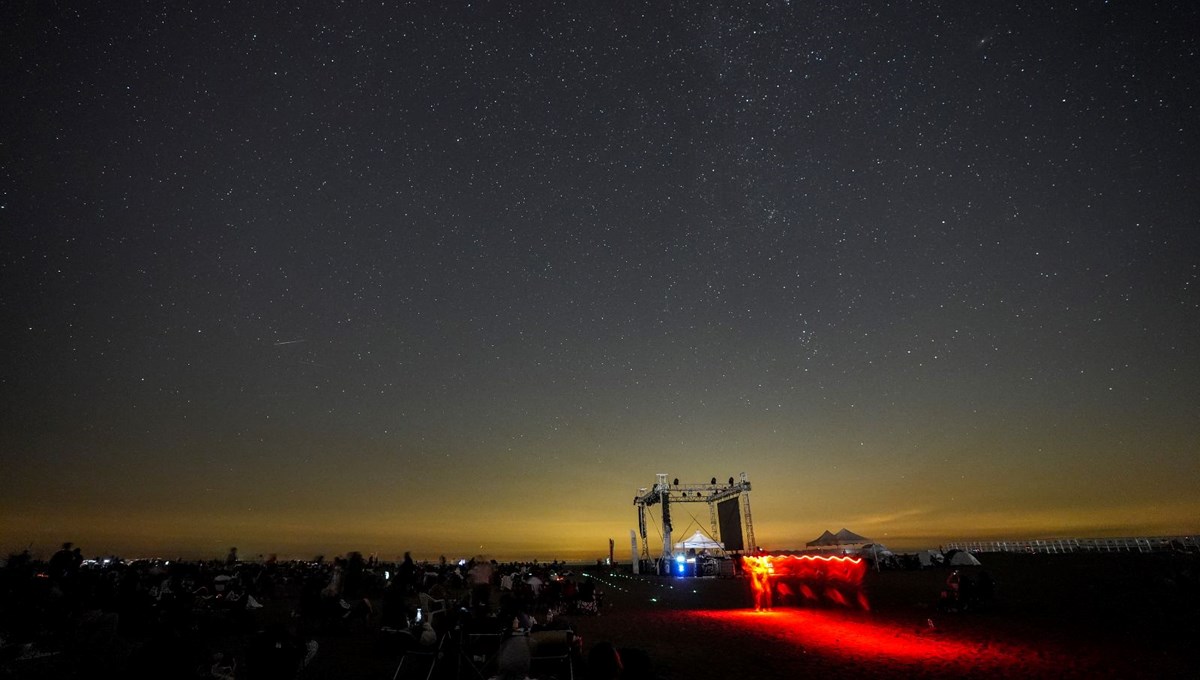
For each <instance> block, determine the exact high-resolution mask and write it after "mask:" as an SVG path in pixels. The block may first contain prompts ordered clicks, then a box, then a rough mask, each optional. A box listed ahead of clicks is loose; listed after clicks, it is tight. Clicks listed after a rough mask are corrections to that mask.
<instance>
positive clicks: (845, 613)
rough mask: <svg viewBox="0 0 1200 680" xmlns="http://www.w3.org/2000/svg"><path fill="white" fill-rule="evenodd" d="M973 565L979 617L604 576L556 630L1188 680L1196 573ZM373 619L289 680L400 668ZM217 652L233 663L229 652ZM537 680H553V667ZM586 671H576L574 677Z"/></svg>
mask: <svg viewBox="0 0 1200 680" xmlns="http://www.w3.org/2000/svg"><path fill="white" fill-rule="evenodd" d="M981 559H982V560H983V561H984V566H983V567H982V568H979V567H976V568H973V569H974V570H975V571H976V572H978V571H979V570H980V569H986V570H987V571H988V572H989V573H990V574H991V575H992V576H993V577H994V579H995V581H996V584H997V598H996V599H997V601H996V604H995V606H994V607H992V608H990V609H989V610H987V611H980V612H967V613H942V612H939V611H938V609H937V607H936V606H935V603H936V600H937V596H938V593H939V592H940V591H941V590H942V589H943V588H944V587H945V586H944V583H945V579H946V576H947V574H948V571H947V570H945V569H933V570H928V571H894V572H887V571H885V572H882V573H874V572H871V573H868V575H867V578H866V583H865V588H866V591H867V595H868V598H869V601H870V604H871V608H870V611H861V610H849V609H844V608H813V607H788V606H778V607H776V608H775V610H774V611H771V612H763V613H757V612H754V611H753V609H752V608H751V603H752V599H751V596H750V593H749V586H748V583H747V581H746V580H744V579H682V580H674V579H660V578H657V577H633V576H631V575H629V574H628V573H625V572H621V571H619V570H618V571H613V572H605V573H600V574H595V577H596V578H597V581H598V583H599V586H600V588H601V589H602V590H603V591H604V593H605V600H604V609H603V611H602V614H601V615H600V616H591V615H579V616H571V617H568V618H569V621H570V623H571V625H572V627H573V629H574V631H575V633H576V634H577V635H578V636H580V637H581V638H582V649H583V651H584V652H585V653H586V652H587V651H588V650H589V649H591V648H592V647H593V646H594V645H595V644H597V643H599V642H602V641H603V642H611V643H613V644H614V645H615V646H617V647H618V648H625V649H626V650H629V651H627V657H628V658H629V659H636V658H638V657H642V658H643V659H644V660H646V661H648V663H649V664H651V665H652V672H651V673H650V674H649V676H648V677H654V678H678V679H683V678H700V677H752V678H785V677H786V678H803V677H857V678H863V677H865V678H891V677H897V678H900V677H904V678H908V677H919V678H959V677H963V676H968V675H969V676H973V677H985V678H992V677H999V678H1029V677H1045V678H1051V677H1053V678H1142V677H1144V678H1200V656H1198V652H1197V650H1198V649H1200V594H1198V593H1197V582H1198V578H1197V567H1198V565H1200V557H1198V556H1195V555H1174V554H1154V555H1139V554H1079V555H1001V554H985V555H981ZM967 571H970V570H967ZM291 607H292V603H288V602H283V601H278V602H272V603H268V606H267V608H265V609H263V610H261V611H260V612H256V614H255V616H256V621H255V624H256V625H258V626H265V625H267V624H269V623H270V622H271V621H272V620H275V621H286V620H287V617H288V615H289V613H290V610H291ZM377 618H378V608H376V615H375V617H373V619H372V620H371V621H368V622H367V623H366V624H362V625H355V626H349V627H338V628H335V629H331V630H326V631H324V632H321V633H318V634H317V635H316V639H317V641H318V642H319V643H320V651H319V652H318V654H317V656H316V657H315V659H314V660H313V662H312V664H311V665H310V666H309V667H308V668H307V669H306V670H305V671H304V672H303V673H302V675H301V676H300V677H301V678H303V679H306V680H317V679H333V678H364V679H375V678H379V679H381V680H386V679H388V678H391V677H392V674H393V671H394V670H395V667H396V663H397V661H398V658H399V652H398V649H397V646H396V643H395V641H394V638H393V637H391V636H388V635H386V634H384V633H381V632H380V631H379V630H378V621H377ZM930 623H932V627H931V626H930ZM113 644H114V645H116V646H117V647H119V646H120V644H122V643H121V642H120V641H116V642H114V643H113ZM230 645H231V647H230V649H231V654H236V653H237V652H236V649H235V648H234V647H235V645H236V642H234V641H231V643H230ZM93 651H94V650H93ZM121 657H122V652H121V650H120V649H108V650H107V653H106V654H105V653H100V654H98V655H97V656H96V658H98V659H110V660H116V662H113V663H106V664H101V665H100V667H97V668H85V670H80V668H81V666H80V664H79V663H78V658H76V660H75V663H74V665H72V664H71V663H69V659H66V658H63V657H61V656H60V657H48V658H46V659H40V660H26V661H15V662H9V663H7V664H5V665H3V666H2V667H0V678H22V679H24V678H100V677H120V678H127V677H135V676H133V675H130V674H127V673H126V672H125V671H124V670H122V669H121V665H120V663H119V660H120V658H121ZM457 669H458V658H457V653H456V652H454V650H453V649H452V648H451V647H447V649H446V653H445V655H444V656H443V658H442V659H441V661H440V663H439V666H438V669H437V671H438V672H437V673H435V677H448V678H452V677H455V675H456V670H457ZM468 670H469V669H468ZM535 670H538V669H535ZM540 671H541V672H540V673H539V674H538V677H542V678H546V677H550V676H552V675H553V676H554V677H559V678H563V677H566V673H565V669H564V667H562V666H559V665H553V666H545V667H543V668H541V669H540ZM585 671H586V669H584V668H583V666H582V664H580V665H577V670H576V677H580V678H586V677H587V674H586V672H585ZM158 677H162V676H158ZM417 677H424V676H423V673H422V674H420V675H418V676H417ZM464 677H475V676H469V675H464ZM643 677H646V676H643Z"/></svg>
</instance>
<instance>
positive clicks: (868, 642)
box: [693, 609, 1039, 674]
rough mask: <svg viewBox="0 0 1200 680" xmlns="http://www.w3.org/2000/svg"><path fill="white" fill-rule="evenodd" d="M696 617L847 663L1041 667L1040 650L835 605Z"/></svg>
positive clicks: (704, 612) (992, 668) (706, 613)
mask: <svg viewBox="0 0 1200 680" xmlns="http://www.w3.org/2000/svg"><path fill="white" fill-rule="evenodd" d="M693 614H694V615H696V616H698V617H702V618H706V619H710V620H713V621H715V622H718V623H727V624H732V625H736V626H738V627H740V628H744V629H749V630H751V631H753V632H754V633H756V634H761V635H763V636H768V637H772V638H775V639H776V640H779V641H780V642H783V643H786V644H789V645H794V646H795V647H798V648H800V649H802V650H804V652H806V653H811V654H815V655H817V656H821V657H827V658H833V659H840V660H843V661H846V662H850V661H853V662H855V663H865V664H868V665H874V664H882V665H886V666H887V667H888V668H890V669H891V670H892V671H899V670H901V669H902V668H904V667H908V668H911V669H913V670H916V669H918V668H921V669H930V668H937V667H942V668H943V669H945V668H947V667H961V668H962V669H963V670H967V669H971V670H973V671H976V672H978V671H981V670H982V671H989V670H990V671H994V672H995V673H996V674H999V673H1002V672H1011V671H1016V670H1018V669H1023V671H1026V672H1027V671H1036V669H1035V668H1031V665H1037V663H1038V657H1039V655H1038V654H1037V653H1036V651H1035V650H1032V649H1026V648H1023V647H1018V646H1015V645H1012V644H1007V643H1000V642H998V641H995V640H987V641H975V640H970V639H965V638H961V637H955V636H951V635H947V634H943V633H941V632H940V631H937V630H930V629H927V628H925V627H924V626H915V625H905V624H903V623H897V622H894V621H879V620H873V619H871V618H870V615H869V614H866V613H863V612H848V611H843V610H832V609H783V610H776V611H770V612H754V611H747V610H744V609H743V610H702V611H695V612H693Z"/></svg>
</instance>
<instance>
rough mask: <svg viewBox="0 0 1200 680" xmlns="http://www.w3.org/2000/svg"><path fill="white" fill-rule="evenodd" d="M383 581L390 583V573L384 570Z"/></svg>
mask: <svg viewBox="0 0 1200 680" xmlns="http://www.w3.org/2000/svg"><path fill="white" fill-rule="evenodd" d="M383 580H384V581H390V580H392V573H391V572H390V571H386V570H385V571H384V572H383Z"/></svg>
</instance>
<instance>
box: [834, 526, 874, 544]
mask: <svg viewBox="0 0 1200 680" xmlns="http://www.w3.org/2000/svg"><path fill="white" fill-rule="evenodd" d="M833 537H834V538H836V539H837V540H838V543H839V544H841V545H852V544H855V543H870V542H871V539H869V538H867V537H866V536H859V535H858V534H856V533H854V532H853V531H850V530H849V529H846V528H843V529H842V530H841V531H839V532H837V533H836V534H834V535H833Z"/></svg>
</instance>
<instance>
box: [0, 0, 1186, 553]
mask: <svg viewBox="0 0 1200 680" xmlns="http://www.w3.org/2000/svg"><path fill="white" fill-rule="evenodd" d="M259 4H260V3H250V4H248V5H247V4H245V3H232V4H229V5H222V6H219V7H214V6H209V5H204V4H197V3H182V4H177V5H173V6H171V7H149V6H139V7H117V6H107V5H100V6H89V5H88V4H86V3H61V4H57V5H46V4H40V3H35V4H32V5H24V6H19V7H10V8H7V9H5V10H4V14H5V21H4V24H3V25H4V28H3V29H2V30H3V32H4V40H3V44H4V45H5V47H4V58H3V67H2V68H3V77H4V82H5V83H7V86H6V90H7V96H6V97H5V98H4V99H5V102H4V105H3V108H2V111H3V113H2V114H0V115H2V116H3V118H2V119H0V128H2V129H3V130H5V133H4V135H3V139H4V149H3V153H2V154H0V173H2V174H0V178H2V180H3V181H2V183H0V184H2V187H3V189H2V191H3V194H2V195H0V215H2V216H3V217H2V219H3V224H4V228H3V229H0V277H2V278H3V283H4V290H5V293H4V295H3V296H0V315H2V318H3V320H4V323H3V330H2V331H0V333H2V337H3V347H5V348H6V354H7V358H8V361H7V362H5V363H6V366H7V367H6V368H5V369H4V370H3V371H2V372H0V395H2V396H3V403H4V404H5V407H4V408H3V409H2V410H0V470H2V471H3V473H4V474H3V476H4V478H5V479H6V480H7V481H6V483H5V484H4V488H5V494H4V499H3V500H0V509H2V513H0V514H3V515H4V516H5V517H6V518H9V521H7V522H6V523H5V524H4V525H2V526H0V538H3V547H4V548H10V547H11V548H14V549H15V548H17V547H24V545H25V544H27V543H29V542H30V541H34V542H35V543H37V544H46V545H55V544H56V543H57V542H60V541H62V540H76V542H78V543H81V544H82V545H83V546H84V549H85V551H87V550H90V549H92V548H93V547H94V548H95V549H103V550H114V551H115V550H121V551H147V550H160V551H177V552H180V553H185V552H189V551H190V552H197V553H204V554H207V553H208V552H212V551H217V552H213V554H223V551H224V549H226V548H227V546H228V545H235V544H236V545H239V546H243V552H244V553H246V554H252V553H254V552H264V553H265V552H280V553H295V554H298V555H301V556H305V555H307V554H308V553H314V554H315V553H317V552H334V551H338V550H351V549H357V550H363V551H365V552H372V551H378V552H381V554H388V555H391V554H392V553H396V554H398V553H399V552H402V551H403V550H405V549H413V550H414V551H416V552H417V553H418V554H427V555H428V554H432V555H433V556H436V554H437V552H438V551H443V552H444V551H453V550H462V551H478V550H479V547H478V546H481V545H482V549H483V550H485V551H489V552H492V553H495V554H501V555H508V556H517V557H520V556H528V555H536V556H542V557H554V556H558V555H563V554H565V553H572V552H573V553H576V554H581V555H588V556H590V555H592V552H595V553H596V555H599V554H600V553H602V552H603V551H604V549H605V547H606V546H605V539H607V538H610V537H613V538H616V539H618V540H617V542H618V544H619V545H620V544H622V542H623V541H622V540H621V539H622V537H624V536H627V535H628V531H629V529H630V528H631V527H633V526H636V515H635V514H634V511H633V508H632V506H631V503H630V499H631V498H632V495H633V492H634V491H635V490H636V489H637V488H638V487H640V486H646V485H647V484H648V483H650V482H652V481H653V475H654V474H655V473H658V472H669V473H671V475H672V476H673V477H680V478H685V479H693V478H694V479H696V480H704V479H708V478H709V477H710V476H714V475H715V476H716V477H718V478H724V477H725V476H727V475H732V474H736V473H738V472H741V471H745V472H747V473H748V475H749V476H750V479H751V481H752V482H754V484H755V491H754V496H753V503H754V504H755V505H754V507H755V515H754V518H755V528H756V534H757V537H758V540H759V542H760V543H761V544H763V545H766V546H768V547H794V546H796V545H799V544H801V543H803V541H805V540H809V539H811V538H813V537H814V536H816V535H817V534H818V533H820V531H821V530H823V529H825V528H829V527H832V528H834V529H836V528H838V527H840V526H850V527H851V528H852V529H854V530H855V531H858V532H860V533H864V534H865V535H868V536H873V537H877V538H880V539H881V540H885V541H890V540H894V541H896V542H898V543H900V544H904V543H909V544H913V545H916V544H923V543H929V542H932V543H933V544H936V543H937V542H940V541H943V540H947V539H949V538H953V537H962V538H981V537H991V536H1013V537H1018V538H1023V537H1030V536H1034V535H1082V534H1087V535H1104V534H1107V535H1130V534H1141V533H1151V534H1160V533H1171V532H1186V531H1193V530H1195V528H1196V527H1195V525H1194V522H1195V520H1194V518H1195V517H1196V516H1197V513H1198V511H1200V504H1197V501H1196V500H1195V494H1194V489H1195V483H1196V481H1197V480H1198V479H1200V464H1198V461H1200V457H1197V455H1196V453H1197V452H1196V445H1195V442H1196V441H1200V412H1198V408H1200V389H1198V387H1197V384H1198V382H1197V378H1198V377H1200V360H1198V359H1197V357H1198V356H1200V345H1198V342H1197V338H1198V337H1200V291H1198V287H1200V261H1198V257H1197V256H1198V254H1200V224H1198V221H1200V191H1198V190H1197V188H1198V184H1197V182H1198V179H1200V163H1198V162H1197V160H1196V159H1197V158H1200V124H1198V121H1200V110H1198V103H1200V98H1198V94H1200V84H1198V83H1200V78H1198V77H1197V76H1200V38H1198V37H1197V36H1200V13H1198V12H1197V9H1196V8H1195V7H1193V6H1191V5H1189V4H1187V3H1156V2H1150V3H1124V2H1085V3H1066V4H1058V3H1054V4H1047V3H1028V4H1025V3H1020V4H1014V5H1011V6H1006V7H991V6H987V7H985V6H974V5H970V6H964V5H960V4H958V3H945V4H942V3H936V2H916V3H886V4H880V3H835V4H827V3H815V4H814V3H803V2H770V3H708V4H705V5H703V6H700V5H692V4H677V3H650V2H645V3H618V4H613V3H605V2H571V3H496V2H483V3H432V4H430V5H429V6H426V5H424V4H421V3H414V4H402V5H393V4H391V3H375V4H368V3H353V2H339V3H328V4H325V5H322V6H319V7H308V6H304V5H301V6H296V7H283V6H277V7H264V6H258V5H259ZM698 521H699V523H700V524H701V525H705V526H706V521H707V520H706V519H705V518H704V517H699V520H698ZM676 523H677V524H680V522H679V521H677V522H676ZM556 551H557V552H556ZM589 551H591V552H589Z"/></svg>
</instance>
